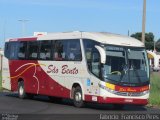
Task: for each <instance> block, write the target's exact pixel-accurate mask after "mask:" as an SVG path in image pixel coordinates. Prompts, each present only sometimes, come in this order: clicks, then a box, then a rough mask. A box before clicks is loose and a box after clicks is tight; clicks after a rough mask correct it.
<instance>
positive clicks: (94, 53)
mask: <svg viewBox="0 0 160 120" xmlns="http://www.w3.org/2000/svg"><path fill="white" fill-rule="evenodd" d="M83 44H84V49H85V55H86V61H87V65H88V69H89V71H90V72H91V73H93V74H94V75H95V76H96V77H98V78H100V69H101V68H100V65H101V63H100V54H99V51H98V50H97V49H96V48H95V45H99V43H98V42H96V41H93V40H88V39H84V40H83Z"/></svg>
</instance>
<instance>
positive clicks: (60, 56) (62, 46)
mask: <svg viewBox="0 0 160 120" xmlns="http://www.w3.org/2000/svg"><path fill="white" fill-rule="evenodd" d="M66 50H67V41H66V40H56V41H55V42H54V55H53V57H54V60H55V61H63V60H66Z"/></svg>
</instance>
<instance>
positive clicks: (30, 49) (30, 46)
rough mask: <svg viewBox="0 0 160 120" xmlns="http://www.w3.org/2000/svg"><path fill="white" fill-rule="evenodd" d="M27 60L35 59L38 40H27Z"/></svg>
mask: <svg viewBox="0 0 160 120" xmlns="http://www.w3.org/2000/svg"><path fill="white" fill-rule="evenodd" d="M28 52H29V54H28V55H29V56H28V57H29V60H35V59H37V58H38V42H37V41H36V42H29V44H28Z"/></svg>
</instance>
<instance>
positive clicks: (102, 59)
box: [95, 45, 106, 64]
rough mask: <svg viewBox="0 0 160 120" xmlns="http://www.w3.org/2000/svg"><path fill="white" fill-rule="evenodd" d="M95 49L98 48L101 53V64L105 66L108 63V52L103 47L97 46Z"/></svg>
mask: <svg viewBox="0 0 160 120" xmlns="http://www.w3.org/2000/svg"><path fill="white" fill-rule="evenodd" d="M95 48H97V50H98V51H99V53H100V56H101V63H102V64H105V63H106V52H105V50H104V49H103V48H102V47H100V46H97V45H95Z"/></svg>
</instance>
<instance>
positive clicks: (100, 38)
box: [10, 31, 144, 47]
mask: <svg viewBox="0 0 160 120" xmlns="http://www.w3.org/2000/svg"><path fill="white" fill-rule="evenodd" d="M32 38H33V39H32ZM80 38H82V39H92V40H95V41H97V42H100V43H104V44H110V45H120V46H132V47H133V46H134V47H144V44H143V43H142V42H141V41H139V40H137V39H135V38H132V37H128V36H124V35H119V34H112V33H107V32H79V31H74V32H61V33H47V35H40V36H33V37H28V39H29V40H59V39H80ZM13 40H15V41H26V40H27V38H17V39H10V41H13Z"/></svg>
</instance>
